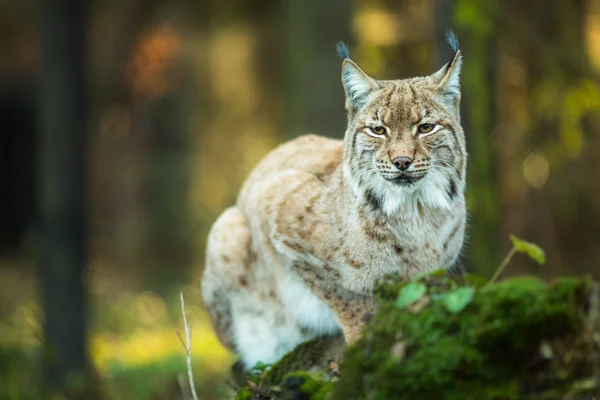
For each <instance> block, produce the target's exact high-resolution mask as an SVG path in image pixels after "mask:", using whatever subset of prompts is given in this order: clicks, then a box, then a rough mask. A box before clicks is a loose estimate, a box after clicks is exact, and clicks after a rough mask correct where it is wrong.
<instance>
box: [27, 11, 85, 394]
mask: <svg viewBox="0 0 600 400" xmlns="http://www.w3.org/2000/svg"><path fill="white" fill-rule="evenodd" d="M41 7H42V8H41V30H40V36H41V44H42V63H41V65H42V71H41V82H40V84H41V87H40V98H39V112H40V117H41V118H40V127H39V137H38V140H39V143H40V147H39V148H40V154H39V157H40V163H39V174H40V184H41V186H40V200H39V217H40V224H41V226H40V241H41V243H40V251H41V253H40V261H39V263H40V265H39V267H40V279H41V281H40V286H41V288H42V293H43V294H42V303H43V308H44V313H45V322H44V359H43V365H44V372H45V375H46V385H47V386H46V389H47V391H48V392H50V393H80V391H81V389H82V388H83V384H84V383H85V381H84V379H85V377H86V372H87V364H88V363H87V353H86V340H85V311H86V307H85V305H86V301H85V300H86V299H85V289H84V279H85V269H86V268H85V267H86V265H85V264H86V252H85V243H86V240H85V216H84V212H85V201H84V191H85V190H84V186H85V185H84V181H85V169H86V168H85V160H86V157H85V153H86V149H85V136H86V131H87V126H86V121H87V119H86V117H87V111H88V110H87V104H86V100H87V97H86V93H85V92H86V82H85V78H84V70H85V68H84V66H85V52H84V42H85V36H86V35H85V29H84V7H83V2H77V1H67V0H54V1H45V2H42V5H41ZM49 397H50V396H47V397H46V398H49Z"/></svg>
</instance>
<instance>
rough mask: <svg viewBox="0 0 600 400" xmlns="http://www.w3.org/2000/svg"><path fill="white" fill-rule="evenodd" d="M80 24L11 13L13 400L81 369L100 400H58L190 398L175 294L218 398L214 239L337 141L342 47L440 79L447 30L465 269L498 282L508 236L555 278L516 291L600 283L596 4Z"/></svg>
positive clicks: (4, 30)
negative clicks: (298, 150)
mask: <svg viewBox="0 0 600 400" xmlns="http://www.w3.org/2000/svg"><path fill="white" fill-rule="evenodd" d="M76 3H77V2H69V1H65V0H55V1H50V0H47V1H45V2H39V3H38V2H37V1H34V0H21V1H19V2H9V1H3V2H1V3H0V131H1V133H0V399H40V398H51V397H47V396H49V395H48V394H46V395H42V394H41V393H42V392H41V391H40V387H41V385H40V384H38V382H41V379H42V377H43V376H45V377H46V380H45V381H46V382H47V385H48V386H49V387H50V390H55V389H56V390H57V391H61V390H62V389H61V388H62V387H65V386H69V387H71V388H72V387H77V386H78V385H79V386H82V382H83V378H82V376H84V375H85V374H84V375H81V376H79V375H77V373H75V374H73V373H72V372H73V371H78V370H81V371H85V369H86V368H89V370H91V371H93V372H92V376H94V377H95V380H96V382H100V385H99V389H97V390H95V391H93V393H92V392H89V391H88V392H86V393H87V394H85V395H83V394H79V395H77V396H75V397H69V396H67V397H56V398H81V399H83V398H97V397H98V396H102V397H103V398H107V399H129V400H142V399H143V400H146V399H181V398H184V397H183V396H182V394H181V386H182V383H181V382H182V379H183V380H184V377H185V371H186V370H185V357H184V349H183V347H182V345H181V343H180V342H179V339H178V338H177V335H176V332H178V331H179V332H181V333H183V327H182V321H181V312H180V306H179V303H178V301H179V300H178V299H179V298H178V296H179V291H183V292H184V294H185V296H186V304H187V312H188V317H189V318H190V319H191V320H192V324H193V348H192V351H193V353H194V365H195V376H196V379H197V382H196V384H197V387H198V388H199V390H198V391H199V394H200V397H201V398H202V399H218V398H222V396H223V395H224V391H225V385H224V384H223V381H222V377H223V376H224V373H226V371H227V369H228V368H229V365H230V363H231V357H230V356H228V355H227V353H226V352H225V351H224V350H223V349H222V348H221V347H220V345H219V344H218V342H217V340H216V338H215V337H214V335H213V334H212V331H211V329H210V326H209V324H208V321H207V319H206V316H205V314H204V313H203V311H202V304H201V298H200V294H199V278H200V275H201V272H202V268H203V251H204V244H205V238H206V234H207V232H208V230H209V228H210V225H211V223H212V222H214V220H215V219H216V217H217V216H218V214H219V213H220V212H221V211H222V210H223V209H224V208H226V207H227V206H229V205H231V204H232V203H233V202H234V201H235V198H236V195H237V192H238V190H239V188H240V185H241V183H242V181H243V180H244V178H245V177H246V175H247V174H248V172H249V171H250V169H251V168H252V167H253V166H254V165H255V164H256V163H257V162H258V160H259V159H260V158H261V157H262V156H264V155H265V154H266V153H267V152H268V151H269V150H271V149H273V148H274V147H275V146H276V145H277V144H278V143H281V142H283V141H285V140H288V139H290V138H293V137H295V136H297V135H299V134H302V133H307V132H314V133H318V134H322V135H326V136H330V137H337V138H341V137H342V136H343V133H344V128H345V122H346V121H345V113H344V108H343V89H342V86H341V83H340V67H341V61H340V60H339V58H338V57H337V55H336V53H335V43H336V42H337V41H339V40H344V41H346V42H347V43H348V44H350V50H351V55H352V57H353V59H354V60H355V61H357V62H358V63H359V65H361V66H362V67H363V69H365V70H366V71H367V72H368V73H369V74H371V75H373V76H375V77H378V78H382V79H394V78H403V77H411V76H415V75H425V74H429V73H431V72H433V71H435V70H437V69H438V68H439V67H441V66H442V65H443V64H444V63H445V62H447V60H449V57H450V48H449V46H448V45H447V44H446V43H445V38H444V32H445V31H446V29H448V28H453V29H454V30H455V31H456V32H457V34H458V37H459V40H460V42H461V48H462V51H463V55H464V70H463V74H462V83H463V118H464V120H463V121H464V123H463V125H464V127H465V132H466V136H467V141H468V145H469V153H470V159H469V165H468V172H469V182H468V202H469V208H470V213H471V221H470V225H471V228H470V233H469V241H468V242H469V244H468V247H466V249H465V252H464V258H463V261H462V262H463V266H464V267H465V268H466V269H467V270H468V271H470V272H476V273H479V274H482V275H486V276H489V275H491V273H492V271H493V270H494V269H495V268H496V266H497V265H498V264H499V262H500V260H501V258H502V256H503V255H504V253H505V252H506V251H507V250H508V248H509V247H510V243H509V241H508V239H507V236H508V234H509V233H515V234H517V235H519V236H520V237H523V238H525V239H527V240H530V241H533V242H536V243H538V244H539V245H540V246H542V247H543V248H544V249H545V250H546V252H547V259H548V261H547V265H545V266H543V267H538V266H535V265H533V264H532V263H530V262H529V261H527V260H525V259H521V258H520V259H518V260H517V261H515V262H513V265H512V266H511V267H510V268H509V271H508V273H509V274H523V273H529V274H537V275H540V276H543V277H546V278H551V277H553V276H557V275H565V274H577V275H580V274H592V275H595V277H596V278H599V277H600V268H599V266H600V245H599V244H598V242H599V239H600V180H599V179H600V163H599V161H600V80H599V77H600V1H597V0H571V1H564V0H544V1H542V0H527V1H526V0H503V1H500V0H486V1H481V0H395V1H392V0H355V1H343V0H328V1H317V0H285V1H276V0H202V1H198V0H194V1H192V0H171V1H165V0H130V1H123V0H119V1H117V0H103V1H99V0H92V1H88V2H85V3H86V5H85V9H82V8H80V7H79V6H77V5H76ZM65 43H66V44H65ZM61 118H62V119H61ZM57 165H59V167H57ZM81 193H83V195H81ZM61 196H62V197H61ZM56 199H59V200H60V199H62V200H60V201H62V203H60V204H59V206H57V207H58V208H59V209H61V210H62V211H63V212H64V213H66V214H65V215H64V218H65V219H64V221H66V222H64V225H61V222H60V217H59V221H57V220H53V219H52V218H50V219H48V215H47V212H48V209H49V208H50V209H51V208H52V207H54V206H56V204H54V203H53V201H55V200H56ZM60 201H59V202H60ZM61 207H62V208H61ZM44 316H45V318H44ZM44 321H45V323H44ZM52 341H56V343H54V342H52ZM49 342H52V343H53V345H55V346H56V347H57V348H58V349H62V351H63V353H65V352H66V353H65V354H63V353H61V352H60V351H59V350H57V349H56V348H53V347H51V346H49V345H48V343H49ZM44 343H45V344H46V346H44ZM86 349H87V351H86ZM42 355H43V357H42ZM44 371H46V373H44ZM183 386H184V387H185V385H183ZM47 393H49V392H47ZM80 393H82V392H81V391H80ZM52 398H54V397H52Z"/></svg>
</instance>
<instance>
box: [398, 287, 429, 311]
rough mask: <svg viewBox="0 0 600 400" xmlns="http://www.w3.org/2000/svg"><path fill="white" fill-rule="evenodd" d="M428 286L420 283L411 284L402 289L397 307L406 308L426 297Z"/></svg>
mask: <svg viewBox="0 0 600 400" xmlns="http://www.w3.org/2000/svg"><path fill="white" fill-rule="evenodd" d="M426 292H427V286H425V284H423V283H420V282H411V283H409V284H407V285H405V286H403V287H402V289H400V293H398V298H397V299H396V307H400V308H404V307H407V306H409V305H411V304H412V303H414V302H415V301H418V300H420V299H421V297H423V296H425V293H426Z"/></svg>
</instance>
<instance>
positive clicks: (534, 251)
mask: <svg viewBox="0 0 600 400" xmlns="http://www.w3.org/2000/svg"><path fill="white" fill-rule="evenodd" d="M509 237H510V240H511V242H512V243H513V246H514V247H515V250H517V251H518V252H519V253H525V254H527V255H528V256H529V257H531V258H533V259H534V260H535V261H537V262H538V264H545V263H546V254H544V250H542V248H541V247H540V246H538V245H537V244H535V243H531V242H527V241H525V240H521V239H519V238H518V237H516V236H515V235H509Z"/></svg>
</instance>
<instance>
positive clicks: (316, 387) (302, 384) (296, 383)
mask: <svg viewBox="0 0 600 400" xmlns="http://www.w3.org/2000/svg"><path fill="white" fill-rule="evenodd" d="M332 385H333V383H332V382H331V381H330V379H329V378H328V377H327V376H326V375H325V374H319V373H318V372H315V373H310V372H306V371H299V372H292V373H290V374H288V375H286V377H285V378H284V380H283V386H284V388H286V389H287V391H288V393H287V397H288V398H292V399H296V398H308V399H310V400H323V399H324V398H325V395H326V394H327V393H329V391H330V389H331V387H332ZM303 395H304V396H303Z"/></svg>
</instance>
